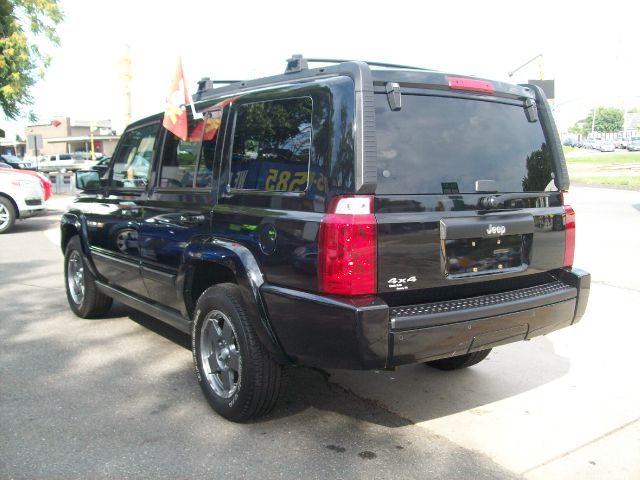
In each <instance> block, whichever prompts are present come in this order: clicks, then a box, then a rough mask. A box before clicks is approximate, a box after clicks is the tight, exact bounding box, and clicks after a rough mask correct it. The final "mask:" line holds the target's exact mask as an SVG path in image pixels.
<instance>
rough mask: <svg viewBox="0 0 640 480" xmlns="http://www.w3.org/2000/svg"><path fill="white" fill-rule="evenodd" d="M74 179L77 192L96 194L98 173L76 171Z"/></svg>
mask: <svg viewBox="0 0 640 480" xmlns="http://www.w3.org/2000/svg"><path fill="white" fill-rule="evenodd" d="M74 177H75V184H76V188H77V189H78V190H84V191H85V192H97V191H98V188H99V187H100V173H98V172H97V171H96V170H78V171H77V172H76V173H75V175H74Z"/></svg>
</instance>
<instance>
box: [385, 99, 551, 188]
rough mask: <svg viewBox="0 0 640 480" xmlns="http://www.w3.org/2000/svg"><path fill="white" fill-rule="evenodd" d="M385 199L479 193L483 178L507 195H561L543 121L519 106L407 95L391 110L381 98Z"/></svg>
mask: <svg viewBox="0 0 640 480" xmlns="http://www.w3.org/2000/svg"><path fill="white" fill-rule="evenodd" d="M376 129H377V141H378V188H377V193H379V194H420V193H433V194H443V193H444V194H456V193H474V192H475V182H476V180H494V181H495V182H496V183H497V186H498V191H500V192H532V191H544V190H549V189H555V186H554V185H553V181H552V180H553V176H552V171H553V167H552V165H553V162H552V158H551V153H550V151H549V148H548V146H547V143H546V140H545V137H544V134H543V131H542V126H541V124H540V122H539V121H538V122H533V123H531V122H529V121H528V120H527V117H526V115H525V111H524V109H523V107H522V106H520V105H510V104H505V103H497V102H490V101H481V100H475V99H462V98H453V97H435V96H420V95H403V96H402V109H401V110H399V111H391V109H390V108H389V104H388V102H387V97H386V95H376Z"/></svg>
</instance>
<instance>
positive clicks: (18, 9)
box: [0, 0, 63, 120]
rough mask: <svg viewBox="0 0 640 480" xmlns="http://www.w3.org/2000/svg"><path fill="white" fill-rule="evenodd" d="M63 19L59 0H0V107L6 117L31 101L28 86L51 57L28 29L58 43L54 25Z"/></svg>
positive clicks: (12, 115)
mask: <svg viewBox="0 0 640 480" xmlns="http://www.w3.org/2000/svg"><path fill="white" fill-rule="evenodd" d="M62 19H63V14H62V10H61V9H60V6H59V5H58V0H0V108H2V111H3V112H4V115H5V116H6V117H7V118H9V119H13V120H15V119H16V118H18V117H19V116H20V115H21V113H22V110H23V108H24V107H25V106H27V105H30V104H31V103H32V98H31V96H30V94H29V90H30V89H31V87H32V86H33V85H34V84H35V83H36V82H37V81H38V79H40V78H42V77H43V75H44V72H45V70H46V68H47V67H48V66H49V63H50V61H51V59H50V57H49V56H48V55H46V54H44V53H42V52H41V49H40V46H39V45H38V44H36V43H32V42H30V38H29V37H28V33H30V34H31V35H32V37H40V38H42V37H44V38H45V39H47V40H48V41H49V42H51V43H52V44H54V45H59V43H60V39H59V38H58V35H57V34H56V28H55V27H56V25H58V24H59V23H60V22H61V21H62Z"/></svg>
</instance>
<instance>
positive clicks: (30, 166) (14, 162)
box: [0, 154, 36, 170]
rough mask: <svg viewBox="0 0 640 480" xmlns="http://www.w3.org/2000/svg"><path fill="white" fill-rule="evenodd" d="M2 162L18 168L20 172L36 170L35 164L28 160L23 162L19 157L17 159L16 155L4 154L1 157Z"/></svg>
mask: <svg viewBox="0 0 640 480" xmlns="http://www.w3.org/2000/svg"><path fill="white" fill-rule="evenodd" d="M0 161H2V162H4V163H8V164H9V165H11V166H12V167H13V168H16V169H18V170H35V169H36V165H35V163H32V162H30V161H28V160H22V159H20V158H19V157H16V156H15V155H9V154H2V155H0Z"/></svg>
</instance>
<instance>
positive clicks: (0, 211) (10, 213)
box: [0, 197, 16, 234]
mask: <svg viewBox="0 0 640 480" xmlns="http://www.w3.org/2000/svg"><path fill="white" fill-rule="evenodd" d="M15 222H16V209H15V208H14V206H13V204H12V203H11V201H9V200H8V199H6V198H4V197H0V234H3V233H7V232H8V231H9V230H11V228H12V227H13V224H14V223H15Z"/></svg>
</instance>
